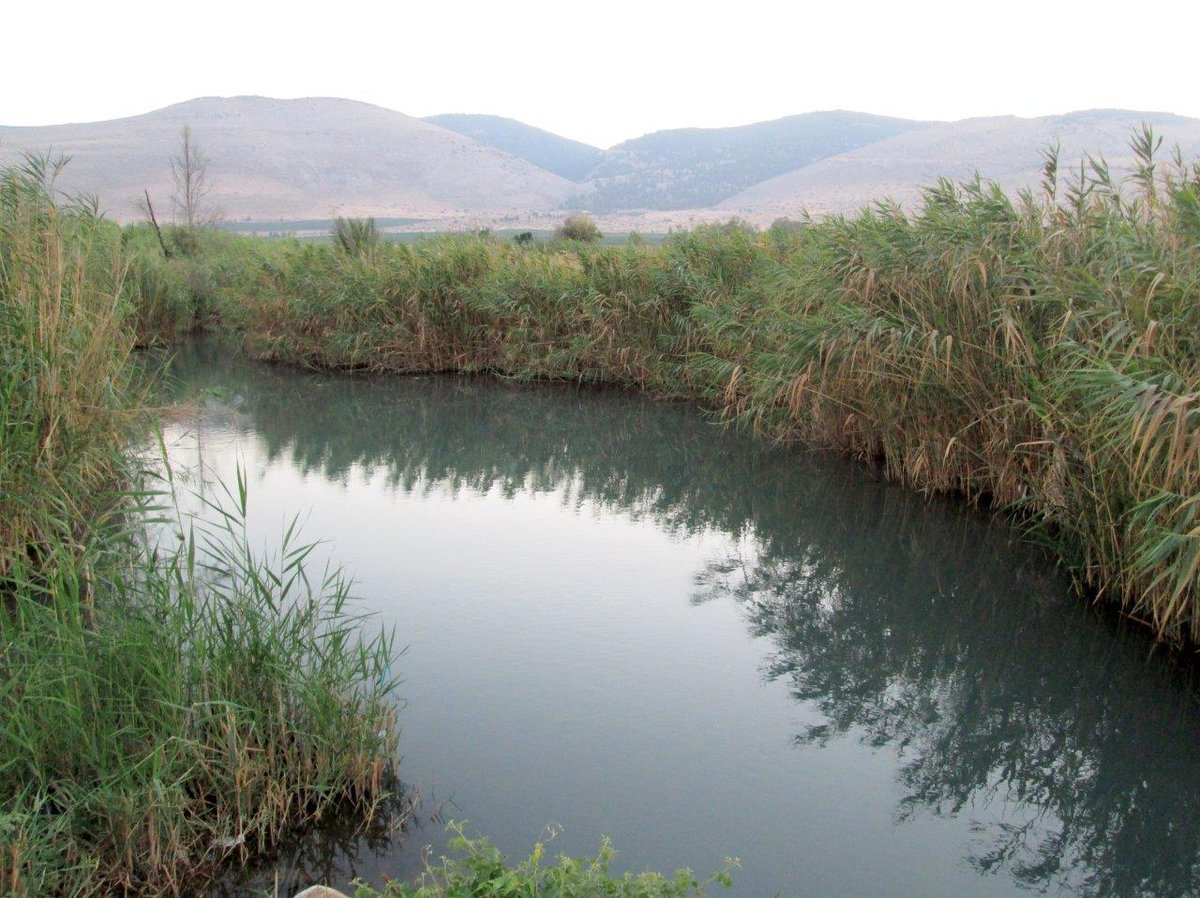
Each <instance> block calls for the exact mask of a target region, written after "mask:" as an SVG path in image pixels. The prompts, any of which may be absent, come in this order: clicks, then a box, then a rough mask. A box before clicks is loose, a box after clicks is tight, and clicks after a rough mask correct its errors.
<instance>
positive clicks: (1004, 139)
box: [717, 109, 1200, 220]
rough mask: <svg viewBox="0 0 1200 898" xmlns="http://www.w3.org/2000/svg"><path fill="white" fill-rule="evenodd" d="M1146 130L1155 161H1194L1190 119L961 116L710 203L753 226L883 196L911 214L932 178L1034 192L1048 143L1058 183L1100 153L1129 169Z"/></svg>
mask: <svg viewBox="0 0 1200 898" xmlns="http://www.w3.org/2000/svg"><path fill="white" fill-rule="evenodd" d="M1143 124H1145V125H1149V126H1150V127H1151V128H1152V129H1153V131H1154V133H1155V135H1156V136H1158V137H1160V138H1162V140H1163V144H1162V149H1161V150H1160V152H1159V155H1158V160H1159V162H1160V163H1163V164H1166V163H1168V162H1169V161H1170V155H1171V150H1172V148H1173V147H1174V146H1175V145H1178V146H1179V148H1180V150H1181V151H1182V152H1183V156H1184V158H1185V159H1194V158H1196V157H1197V156H1200V119H1194V118H1185V117H1183V116H1178V115H1171V114H1169V113H1160V112H1138V111H1133V110H1124V109H1092V110H1086V111H1081V112H1072V113H1068V114H1066V115H1057V116H1043V117H1040V118H1018V117H1016V116H999V117H990V118H974V119H964V120H962V121H958V122H950V123H944V124H938V125H934V126H931V127H928V128H921V129H914V130H912V131H909V132H906V133H903V134H897V135H895V136H892V137H889V138H886V139H884V140H880V141H877V142H875V143H871V144H868V145H866V146H863V147H861V148H859V149H856V150H852V151H850V152H847V153H841V154H839V155H837V156H831V157H829V158H826V159H823V160H820V161H817V162H815V163H813V164H811V165H807V166H805V167H803V168H799V169H796V170H795V171H792V172H789V173H787V174H784V175H781V176H779V177H776V178H773V179H770V180H766V181H762V182H760V183H758V184H755V185H754V186H752V187H750V188H748V189H746V190H744V191H742V192H741V193H739V194H737V195H736V196H733V197H730V198H729V199H727V200H725V201H723V202H721V203H720V204H718V206H717V208H719V209H721V210H722V211H726V212H728V213H729V214H731V215H733V214H736V215H746V216H749V217H752V218H755V219H756V220H770V219H771V218H772V217H774V216H794V215H797V214H799V213H800V212H801V210H803V209H807V210H808V211H810V212H812V213H814V214H823V213H829V212H853V211H857V210H858V209H860V208H862V207H863V206H866V205H868V204H870V203H872V202H874V201H877V200H882V199H884V198H891V199H893V200H895V201H897V202H899V203H900V204H901V205H902V206H904V207H906V208H909V209H912V208H915V206H916V205H917V204H918V203H919V202H920V198H921V188H922V187H924V186H927V185H930V184H932V183H933V182H934V181H936V180H937V179H938V178H939V177H947V178H950V179H952V180H964V179H968V178H971V177H973V176H974V174H975V173H976V172H978V173H980V174H981V175H982V176H983V177H984V178H985V179H986V180H991V181H995V182H996V183H998V184H999V185H1000V186H1001V187H1003V188H1004V189H1005V190H1006V191H1007V192H1009V193H1010V194H1013V193H1015V192H1016V191H1018V190H1021V189H1031V188H1036V187H1037V186H1038V185H1039V183H1040V181H1041V178H1042V167H1043V162H1044V158H1043V155H1042V153H1043V151H1044V150H1046V149H1048V148H1050V147H1052V146H1054V145H1058V146H1059V148H1060V152H1059V161H1060V165H1059V179H1060V182H1062V181H1063V179H1065V178H1068V177H1070V176H1072V173H1074V175H1076V176H1077V175H1078V172H1079V165H1080V162H1081V161H1082V160H1083V159H1084V157H1085V156H1086V155H1088V154H1090V155H1092V156H1094V157H1097V158H1098V157H1103V158H1104V160H1105V161H1106V162H1107V163H1108V165H1109V167H1110V169H1111V171H1112V173H1113V174H1114V176H1116V177H1118V178H1121V177H1125V176H1127V175H1128V174H1129V172H1130V171H1132V167H1133V153H1132V151H1131V150H1130V147H1129V141H1130V138H1131V137H1132V135H1133V134H1134V133H1135V132H1137V131H1139V130H1140V129H1141V127H1142V125H1143Z"/></svg>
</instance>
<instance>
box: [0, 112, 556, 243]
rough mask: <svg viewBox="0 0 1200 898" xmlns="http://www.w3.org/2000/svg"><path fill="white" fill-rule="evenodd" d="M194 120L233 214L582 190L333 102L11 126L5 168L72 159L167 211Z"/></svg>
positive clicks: (499, 206)
mask: <svg viewBox="0 0 1200 898" xmlns="http://www.w3.org/2000/svg"><path fill="white" fill-rule="evenodd" d="M184 124H188V125H190V126H191V129H192V133H193V135H194V137H195V140H196V142H197V143H198V145H199V146H200V148H201V149H202V151H203V152H204V153H205V154H206V155H207V156H208V157H209V159H210V164H209V175H210V180H211V182H212V186H213V190H212V193H211V195H210V199H211V201H212V203H213V204H214V205H215V206H217V207H219V208H220V210H221V211H222V212H223V214H224V215H225V216H226V217H228V218H231V219H238V218H256V219H270V218H281V219H296V218H326V217H330V216H334V215H379V216H418V217H422V216H439V215H446V214H453V213H455V212H462V211H469V212H471V213H476V214H487V215H492V216H499V215H504V214H511V213H516V212H527V211H533V210H548V209H554V208H557V207H558V206H560V205H561V203H562V202H563V201H564V200H565V199H566V198H567V197H568V196H569V195H570V194H571V193H572V192H573V191H574V190H577V189H578V188H577V185H575V184H572V183H571V182H570V181H567V180H566V179H565V178H561V177H559V176H557V175H553V174H551V173H549V172H546V171H543V170H542V169H540V168H537V167H536V166H534V165H532V164H530V163H529V162H527V161H525V160H523V159H518V158H516V157H514V156H510V155H508V154H505V153H502V152H499V151H498V150H496V149H493V148H491V147H487V146H484V145H482V144H480V143H477V142H476V141H473V140H471V139H469V138H467V137H464V136H462V135H460V134H456V133H453V132H451V131H448V130H446V129H444V128H440V127H437V126H436V125H433V124H430V123H428V122H424V121H422V120H421V119H417V118H413V117H411V116H407V115H404V114H402V113H399V112H394V111H392V110H390V109H384V108H382V107H379V106H372V105H370V104H367V103H360V102H356V101H353V100H339V99H324V98H320V99H303V100H273V99H267V98H263V97H233V98H219V97H205V98H201V99H196V100H189V101H188V102H185V103H179V104H177V105H174V106H168V107H166V108H165V109H159V110H156V111H154V112H150V113H147V114H146V115H140V116H135V117H132V118H126V119H116V120H113V121H107V122H95V123H88V124H73V125H54V126H47V127H35V128H14V127H0V164H3V163H5V162H10V161H12V160H13V159H14V158H16V157H19V155H20V153H21V152H22V151H32V152H36V153H40V152H45V151H46V150H47V149H52V150H53V151H54V152H55V153H63V154H66V155H69V156H70V157H72V161H71V163H70V164H69V165H68V166H67V168H66V170H65V171H64V173H63V176H62V178H61V180H60V186H61V187H62V188H64V189H66V190H71V191H76V190H82V191H87V192H90V193H94V194H96V195H97V196H98V197H99V198H100V200H101V205H102V207H103V208H104V209H105V210H106V211H107V212H108V214H109V215H111V216H112V217H114V218H117V219H120V220H128V219H130V218H134V217H137V215H138V213H137V211H136V207H135V202H136V200H137V198H138V197H140V196H141V194H142V190H143V188H149V189H150V192H151V195H152V196H153V197H154V198H155V202H156V205H158V206H161V207H163V208H164V209H166V208H167V207H168V205H169V204H168V198H169V195H170V192H171V182H170V171H169V167H168V160H169V158H170V157H171V155H172V153H174V152H175V151H176V150H177V148H178V144H179V136H180V131H181V129H182V127H183V125H184Z"/></svg>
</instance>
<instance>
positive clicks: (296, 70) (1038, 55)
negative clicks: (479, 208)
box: [0, 0, 1200, 147]
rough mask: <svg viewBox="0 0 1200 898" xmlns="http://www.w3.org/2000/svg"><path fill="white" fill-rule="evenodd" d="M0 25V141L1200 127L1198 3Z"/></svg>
mask: <svg viewBox="0 0 1200 898" xmlns="http://www.w3.org/2000/svg"><path fill="white" fill-rule="evenodd" d="M44 10H49V11H50V12H49V14H48V13H47V12H44ZM0 18H2V20H3V22H4V27H5V30H6V32H7V35H6V37H7V39H6V40H5V42H4V43H5V49H4V53H3V54H0V83H2V84H4V85H5V86H4V89H3V90H2V91H0V125H46V124H61V123H65V122H85V121H100V120H104V119H112V118H121V117H124V116H128V115H137V114H140V113H143V112H149V111H151V110H153V109H158V108H161V107H163V106H168V105H170V104H172V103H178V102H182V101H184V100H188V99H192V98H193V97H198V96H238V95H259V96H268V97H280V98H291V97H306V96H332V97H346V98H349V99H354V100H363V101H366V102H369V103H375V104H378V105H380V106H385V107H387V108H389V109H395V110H398V111H400V112H404V113H407V114H409V115H416V116H425V115H433V114H436V113H444V112H482V113H490V114H494V115H502V116H508V117H510V118H515V119H519V120H521V121H523V122H526V123H528V124H531V125H536V126H538V127H540V128H545V129H547V130H549V131H553V132H555V133H557V134H561V135H563V136H565V137H570V138H573V139H575V140H581V141H584V142H586V143H591V144H594V145H596V146H600V147H608V146H611V145H613V144H615V143H618V142H620V141H622V140H626V139H628V138H631V137H637V136H639V135H641V134H645V133H648V132H650V131H657V130H662V129H666V128H681V127H724V126H729V125H741V124H748V123H750V122H755V121H764V120H768V119H773V118H779V117H781V116H785V115H794V114H797V113H801V112H812V111H817V110H825V109H850V110H855V111H860V112H872V113H877V114H882V115H895V116H901V117H905V118H919V119H937V120H954V119H960V118H967V117H973V116H982V115H1007V114H1014V115H1023V116H1035V115H1050V114H1056V113H1063V112H1069V111H1072V110H1076V109H1087V108H1095V107H1121V108H1127V109H1141V110H1147V111H1165V112H1175V113H1178V114H1181V115H1190V116H1196V117H1200V90H1198V89H1197V78H1196V63H1195V59H1196V56H1195V51H1194V46H1193V41H1194V35H1195V34H1196V32H1197V26H1198V25H1200V3H1196V2H1195V0H1191V2H1187V0H1166V2H1161V0H1160V2H1153V3H1145V4H1120V5H1119V6H1117V5H1115V4H1102V3H1097V2H1095V0H1091V2H1086V3H1084V2H1076V0H1037V2H1028V0H1002V2H992V3H988V4H981V3H974V2H972V0H959V2H955V3H947V2H933V0H908V2H903V0H896V2H874V0H869V2H868V0H831V2H822V3H817V4H809V3H803V2H797V0H792V2H788V0H773V2H763V0H737V2H723V3H719V2H714V3H708V4H705V3H702V2H675V0H640V2H629V0H610V2H593V3H581V2H570V0H557V2H544V0H496V2H459V0H428V2H423V3H410V2H404V0H395V2H391V3H384V2H378V3H365V2H355V0H341V2H324V3H319V4H314V5H312V6H310V7H304V6H302V5H300V4H298V3H295V2H290V3H286V4H284V3H276V2H264V0H240V2H229V0H205V2H193V3H171V2H162V0H156V2H122V0H112V2H105V3H98V2H96V0H86V2H79V0H60V2H57V3H54V4H49V5H46V4H32V3H17V2H14V0H7V2H5V3H4V7H3V10H2V12H0ZM15 36H20V39H14V37H15Z"/></svg>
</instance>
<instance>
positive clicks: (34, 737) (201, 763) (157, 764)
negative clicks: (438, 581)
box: [0, 492, 395, 895]
mask: <svg viewBox="0 0 1200 898" xmlns="http://www.w3.org/2000/svg"><path fill="white" fill-rule="evenodd" d="M241 501H242V503H243V504H241V505H239V506H237V507H235V508H234V509H233V510H224V509H214V512H215V514H214V517H215V519H216V520H215V521H212V522H210V523H208V524H202V525H200V526H199V527H198V528H197V527H193V526H191V525H189V526H188V527H187V529H186V530H180V529H174V530H172V531H170V532H169V536H168V538H167V539H166V540H165V542H166V543H167V544H168V545H170V544H172V543H174V544H175V548H173V549H171V550H169V551H166V552H164V551H162V550H160V549H158V548H157V547H156V546H152V545H148V544H146V543H145V542H144V540H143V541H140V542H141V544H140V545H139V544H137V543H136V542H134V541H126V543H125V544H124V545H123V546H122V547H121V551H120V552H119V557H120V558H121V559H122V562H123V564H122V566H121V567H120V568H118V569H110V570H109V572H108V573H109V576H108V577H107V578H106V579H105V581H104V582H103V583H100V584H98V585H97V593H98V594H99V597H98V601H97V603H96V608H95V611H94V613H91V612H89V610H88V608H87V606H86V605H85V604H84V603H82V602H81V601H80V595H79V592H80V583H79V581H78V578H77V577H75V576H74V575H73V572H72V571H71V570H70V569H68V568H66V567H60V568H59V569H58V570H56V571H55V572H54V574H53V575H52V576H46V575H44V574H43V575H40V576H38V577H36V578H30V579H28V580H21V581H18V582H17V583H15V584H14V587H13V589H12V592H11V594H10V596H9V600H8V602H7V607H6V608H5V610H4V612H3V613H2V614H0V646H2V647H3V650H2V653H0V665H2V666H3V667H4V668H5V670H6V672H7V674H8V675H7V676H6V677H4V678H3V681H2V683H3V685H2V686H0V882H3V883H4V884H5V887H6V888H7V889H9V890H11V891H14V892H16V893H17V894H28V895H101V894H108V893H110V892H111V891H112V890H119V891H121V892H124V893H132V894H147V895H149V894H154V895H158V894H188V893H190V891H191V890H192V889H194V888H195V887H196V884H197V878H199V879H201V880H202V879H203V878H204V877H205V876H207V875H209V874H211V873H212V872H213V871H214V870H215V869H216V867H217V866H218V864H219V863H220V862H221V861H223V860H226V859H228V858H231V857H232V858H237V857H245V856H246V852H247V851H253V850H257V849H262V848H265V847H268V846H270V845H273V844H275V843H276V842H277V841H278V840H279V839H281V838H282V837H283V836H284V835H286V834H288V833H289V832H293V831H295V830H296V829H297V828H300V827H303V826H306V825H308V824H311V823H313V822H315V821H319V820H320V819H321V818H322V817H323V816H324V815H325V814H326V813H328V812H330V811H331V810H332V809H333V808H335V807H337V808H340V809H342V810H344V809H345V808H346V807H347V802H349V803H350V806H351V807H354V808H355V809H356V810H357V811H358V812H359V813H361V815H362V818H363V819H364V820H369V819H371V817H372V815H373V814H374V812H375V810H376V808H377V807H378V804H379V802H381V801H382V800H383V799H384V798H385V797H387V794H388V790H389V789H390V788H391V787H392V782H391V778H392V770H391V766H390V759H391V758H393V757H394V756H395V742H394V730H393V713H394V707H395V705H394V702H393V700H392V698H391V690H392V688H393V686H394V682H395V680H394V678H393V676H392V675H391V672H390V668H389V662H390V658H391V657H392V646H391V642H390V639H388V638H387V637H385V636H378V637H376V638H375V639H373V640H372V639H364V638H363V637H362V636H361V635H360V632H361V623H362V622H361V620H360V619H359V618H358V617H356V616H355V615H353V614H351V613H350V612H349V609H348V607H347V588H346V583H345V581H344V580H343V579H342V578H341V577H340V576H338V575H337V574H336V573H335V574H329V575H327V576H325V577H324V578H323V579H321V580H318V581H316V582H312V581H310V579H309V576H308V574H307V572H306V570H305V566H304V562H305V559H306V557H307V555H308V554H309V552H310V551H311V546H310V545H301V544H299V543H297V542H296V540H295V534H294V528H289V529H288V531H287V533H286V534H285V539H284V543H283V548H282V550H281V554H280V556H279V557H278V558H277V559H275V560H274V561H271V560H269V559H261V558H258V557H255V555H254V554H253V553H252V552H251V550H250V548H249V544H248V540H247V538H246V534H245V532H244V530H243V529H242V527H241V523H240V522H241V521H242V519H243V515H244V511H245V508H244V492H243V493H242V494H241Z"/></svg>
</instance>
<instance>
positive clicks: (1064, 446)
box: [125, 132, 1200, 645]
mask: <svg viewBox="0 0 1200 898" xmlns="http://www.w3.org/2000/svg"><path fill="white" fill-rule="evenodd" d="M1133 144H1134V148H1135V150H1136V151H1137V153H1138V157H1139V159H1140V165H1139V168H1138V170H1137V172H1136V173H1135V175H1134V177H1133V178H1132V179H1131V182H1130V183H1126V184H1120V185H1119V184H1117V183H1114V180H1113V178H1112V177H1111V176H1110V175H1109V173H1108V172H1107V170H1106V169H1105V168H1104V166H1103V164H1102V163H1095V164H1094V165H1093V166H1091V167H1090V168H1089V169H1086V170H1084V171H1082V172H1077V173H1076V174H1074V175H1073V176H1071V177H1065V178H1064V177H1060V175H1059V173H1058V171H1057V160H1056V159H1055V158H1054V155H1053V154H1048V158H1047V164H1046V171H1045V182H1044V185H1043V188H1042V190H1041V191H1040V192H1038V193H1037V194H1032V193H1031V194H1025V195H1023V196H1019V197H1016V198H1011V197H1008V196H1006V195H1004V194H1003V193H1002V192H1001V191H1000V190H999V189H998V188H996V187H994V186H992V185H989V184H987V183H983V182H980V181H974V182H969V183H964V184H957V185H956V184H952V183H949V182H946V181H942V182H939V183H937V184H935V185H933V186H932V187H930V188H928V189H927V190H926V193H925V204H924V208H923V209H922V210H921V211H920V212H917V213H915V214H905V213H904V212H902V211H901V210H900V209H898V208H896V207H894V206H892V205H888V204H886V203H880V204H878V205H876V206H874V207H873V208H870V209H868V210H866V211H864V212H862V213H861V214H859V215H857V216H855V217H852V218H840V217H839V218H832V219H829V220H826V221H822V222H817V223H814V222H794V223H790V222H780V223H777V224H776V225H775V226H773V227H772V228H770V229H769V230H766V231H761V232H760V231H757V230H755V229H753V228H749V227H745V226H741V225H739V224H738V223H736V222H735V223H731V224H729V225H726V226H722V227H707V228H700V229H697V230H693V231H690V232H685V233H677V234H673V235H672V236H671V237H670V238H669V239H667V240H666V241H665V242H664V243H662V244H661V245H657V246H649V245H645V244H644V243H641V242H639V241H637V240H633V241H631V242H629V243H628V244H627V245H624V246H598V245H595V244H594V243H591V242H587V241H580V240H570V239H560V240H557V241H551V242H547V243H522V244H518V243H516V242H514V241H506V240H500V239H497V238H492V237H488V236H486V235H484V236H479V235H471V236H462V235H459V236H446V237H442V238H437V239H430V240H427V241H424V242H421V243H417V244H411V245H398V244H392V243H388V242H385V241H383V240H381V239H379V237H378V235H376V234H374V232H373V231H372V230H371V229H370V228H369V227H366V226H364V224H363V223H342V225H341V227H340V228H339V230H338V233H337V234H336V235H335V237H336V238H337V239H335V240H334V241H332V242H331V243H329V244H301V243H297V242H278V243H273V244H266V243H265V242H257V243H253V242H245V241H243V242H237V243H235V242H234V241H233V240H232V239H229V238H228V237H227V236H225V235H215V234H213V235H209V237H210V239H209V240H208V241H207V242H205V243H204V244H203V246H202V247H201V248H200V249H199V250H198V251H197V252H196V253H195V254H194V255H193V256H192V257H191V258H190V259H186V260H183V261H176V262H173V263H167V262H165V261H163V260H162V259H161V258H160V257H158V256H156V255H155V254H154V252H153V249H154V245H153V243H152V241H151V240H150V239H149V235H148V233H146V232H144V231H139V230H138V229H133V230H131V231H128V232H127V233H126V235H125V237H126V240H127V242H128V243H130V244H135V243H136V244H137V246H138V247H139V248H140V249H139V256H138V259H139V261H138V265H139V266H140V268H139V269H138V271H139V287H140V291H141V292H140V293H139V295H138V297H137V299H138V301H139V303H140V305H139V309H140V312H141V318H140V322H141V323H140V333H141V334H142V338H143V339H145V340H151V339H155V338H156V337H158V336H160V335H162V336H163V337H164V338H167V339H170V338H174V337H176V336H177V335H178V334H180V333H182V332H184V331H186V330H188V329H190V328H193V327H197V326H201V325H206V326H212V327H216V328H218V329H220V330H223V331H225V332H228V333H230V334H234V335H236V337H237V339H238V340H239V341H240V343H241V345H242V346H244V347H245V349H246V350H247V351H248V352H249V353H251V354H252V355H254V356H256V357H258V358H262V359H271V360H279V361H284V362H290V363H296V364H302V365H309V366H314V367H322V368H341V369H356V370H357V369H364V370H371V371H397V372H412V371H480V372H483V371H486V372H498V373H503V374H506V375H512V376H517V377H525V378H551V379H568V380H576V381H580V382H586V383H610V384H620V385H624V386H630V387H635V388H638V389H641V390H645V391H648V392H650V393H652V394H654V395H657V396H661V397H665V398H681V399H689V400H694V401H698V402H701V403H703V404H705V405H708V406H710V407H712V408H715V409H719V410H720V411H721V412H722V413H723V414H724V416H725V417H727V418H728V419H730V420H732V421H736V422H738V423H740V424H744V425H746V426H748V427H752V428H754V429H755V430H756V431H757V432H759V433H761V434H762V435H763V436H764V437H767V438H771V439H778V440H803V441H805V442H808V443H812V444H818V445H826V446H830V447H835V448H838V449H840V450H842V451H845V452H848V453H852V454H853V455H855V456H857V457H859V458H861V459H863V460H864V461H866V462H867V463H868V464H870V465H872V466H874V467H876V468H878V469H880V470H881V471H883V472H884V473H885V474H886V475H887V476H889V477H892V478H896V479H898V480H901V481H903V482H905V483H907V484H909V485H910V486H912V487H913V488H916V489H919V490H923V491H927V492H951V493H957V494H961V495H962V496H964V497H966V498H967V499H968V500H969V501H971V502H974V503H979V504H982V505H986V506H988V507H991V508H994V509H996V510H998V511H1000V512H1003V513H1007V514H1011V515H1013V516H1014V517H1015V519H1016V520H1018V521H1019V522H1020V523H1021V525H1022V526H1023V527H1024V528H1025V530H1026V532H1027V533H1028V535H1029V537H1030V538H1031V539H1035V540H1037V541H1039V542H1042V543H1044V544H1045V545H1046V546H1047V547H1049V548H1050V549H1051V550H1052V552H1053V553H1054V554H1055V555H1056V556H1057V557H1058V559H1059V560H1060V561H1061V562H1062V564H1063V565H1064V566H1065V567H1066V568H1067V569H1068V570H1069V571H1070V572H1071V573H1072V574H1073V575H1074V577H1075V578H1076V580H1077V582H1078V583H1079V584H1080V585H1081V587H1083V588H1084V589H1085V590H1087V591H1089V592H1090V593H1091V594H1093V595H1095V596H1098V597H1099V598H1101V599H1103V600H1106V601H1109V602H1113V603H1116V604H1117V605H1118V606H1119V607H1120V608H1121V609H1123V611H1124V612H1126V613H1127V614H1129V615H1130V616H1132V617H1134V618H1137V619H1139V620H1141V621H1144V622H1145V623H1146V624H1147V625H1148V626H1150V627H1151V628H1152V629H1153V631H1154V632H1155V633H1156V635H1157V636H1158V637H1159V638H1160V639H1162V640H1164V641H1166V642H1169V643H1172V644H1175V645H1182V644H1192V643H1194V641H1195V639H1196V638H1197V636H1200V604H1198V602H1200V589H1198V586H1200V518H1198V515H1197V512H1198V506H1200V428H1198V427H1197V415H1198V414H1200V412H1198V409H1197V407H1198V404H1200V380H1198V377H1200V364H1198V362H1197V352H1196V349H1197V346H1196V341H1197V335H1198V334H1200V329H1198V325H1200V304H1198V303H1197V289H1198V287H1197V284H1198V283H1200V168H1198V167H1197V166H1196V165H1189V164H1187V163H1184V162H1183V161H1182V160H1178V159H1176V160H1174V161H1172V162H1170V163H1166V164H1163V163H1160V162H1156V160H1155V158H1154V153H1153V151H1154V149H1155V140H1154V138H1153V136H1152V135H1151V134H1150V133H1149V132H1145V133H1142V134H1139V135H1135V137H1134V139H1133ZM218 238H220V239H218Z"/></svg>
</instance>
